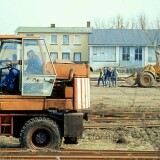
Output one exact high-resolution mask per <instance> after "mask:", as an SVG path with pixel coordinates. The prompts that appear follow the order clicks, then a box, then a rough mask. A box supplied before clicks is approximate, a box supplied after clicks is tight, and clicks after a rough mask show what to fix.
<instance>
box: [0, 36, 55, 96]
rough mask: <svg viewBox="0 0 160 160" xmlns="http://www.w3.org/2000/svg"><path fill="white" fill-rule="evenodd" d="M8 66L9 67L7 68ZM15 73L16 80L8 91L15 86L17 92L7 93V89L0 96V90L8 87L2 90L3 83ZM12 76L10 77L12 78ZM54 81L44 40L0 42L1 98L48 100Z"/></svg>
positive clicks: (10, 39) (27, 39)
mask: <svg viewBox="0 0 160 160" xmlns="http://www.w3.org/2000/svg"><path fill="white" fill-rule="evenodd" d="M8 63H10V64H12V65H10V66H9V65H7V64H8ZM48 66H49V67H48ZM15 70H16V71H17V72H18V74H17V75H16V76H18V84H16V83H17V82H16V83H15V84H13V85H12V87H13V86H14V87H15V86H17V85H18V92H17V91H14V90H12V92H10V89H8V90H5V91H4V92H3V89H4V88H7V87H8V86H9V84H5V85H4V86H3V83H5V79H6V78H7V76H8V75H10V72H11V71H15ZM14 73H15V72H14ZM14 73H13V74H12V76H13V77H14ZM13 77H12V78H13ZM8 78H9V80H8V79H7V80H6V81H10V79H11V78H10V76H8ZM14 78H15V79H16V78H17V77H14ZM14 78H13V79H14ZM55 78H56V71H55V69H54V66H53V63H52V62H51V59H50V57H49V54H48V51H47V47H46V44H45V42H44V40H42V39H37V38H35V39H34V38H31V39H30V38H19V39H18V38H8V39H6V38H5V39H0V85H1V86H3V87H1V93H2V94H19V95H22V96H50V95H51V92H52V90H53V86H54V82H55ZM8 83H9V82H8ZM12 83H14V82H12ZM12 89H13V88H12Z"/></svg>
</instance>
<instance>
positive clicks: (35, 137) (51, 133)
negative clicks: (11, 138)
mask: <svg viewBox="0 0 160 160" xmlns="http://www.w3.org/2000/svg"><path fill="white" fill-rule="evenodd" d="M19 140H20V145H21V147H22V148H30V149H58V148H59V146H60V142H61V136H60V132H59V129H58V126H57V124H56V123H55V122H53V121H52V120H51V119H49V118H46V117H35V118H32V119H30V120H29V121H28V122H26V123H25V125H24V126H23V128H22V130H21V132H20V139H19Z"/></svg>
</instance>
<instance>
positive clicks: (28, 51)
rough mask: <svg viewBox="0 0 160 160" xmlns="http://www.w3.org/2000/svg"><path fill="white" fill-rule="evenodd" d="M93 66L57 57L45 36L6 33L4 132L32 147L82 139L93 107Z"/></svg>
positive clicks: (0, 132) (0, 107) (2, 39)
mask: <svg viewBox="0 0 160 160" xmlns="http://www.w3.org/2000/svg"><path fill="white" fill-rule="evenodd" d="M89 71H90V67H89V65H88V64H74V63H71V62H68V61H60V60H59V61H55V62H53V61H51V59H50V56H49V54H48V50H47V47H46V44H45V41H44V40H43V39H39V38H36V37H24V36H16V35H0V136H13V137H16V138H19V141H20V146H21V147H23V148H30V149H45V148H46V149H48V148H49V149H57V148H59V146H60V144H61V142H62V138H63V139H64V142H65V143H77V138H78V137H80V136H81V135H82V132H83V119H84V118H87V116H86V114H85V113H84V112H82V110H86V109H88V108H89V107H90V84H89Z"/></svg>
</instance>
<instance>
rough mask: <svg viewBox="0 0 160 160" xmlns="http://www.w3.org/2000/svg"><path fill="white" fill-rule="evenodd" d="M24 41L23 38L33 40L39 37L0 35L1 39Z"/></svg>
mask: <svg viewBox="0 0 160 160" xmlns="http://www.w3.org/2000/svg"><path fill="white" fill-rule="evenodd" d="M5 38H6V39H8V38H9V39H23V38H32V39H37V38H38V37H33V36H19V35H0V39H5Z"/></svg>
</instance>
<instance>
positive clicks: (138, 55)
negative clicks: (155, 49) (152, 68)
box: [135, 47, 142, 61]
mask: <svg viewBox="0 0 160 160" xmlns="http://www.w3.org/2000/svg"><path fill="white" fill-rule="evenodd" d="M135 61H142V47H137V48H135Z"/></svg>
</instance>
